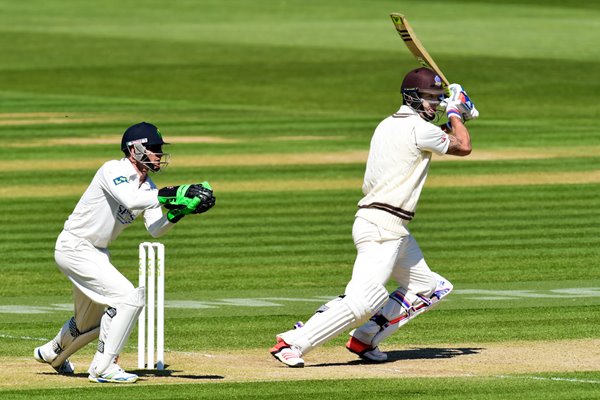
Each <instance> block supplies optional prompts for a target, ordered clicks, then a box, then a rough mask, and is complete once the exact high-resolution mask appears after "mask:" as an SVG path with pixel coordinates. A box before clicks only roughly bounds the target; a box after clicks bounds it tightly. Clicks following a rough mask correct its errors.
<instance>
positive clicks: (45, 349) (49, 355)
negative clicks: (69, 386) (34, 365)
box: [33, 342, 75, 375]
mask: <svg viewBox="0 0 600 400" xmlns="http://www.w3.org/2000/svg"><path fill="white" fill-rule="evenodd" d="M51 346H52V342H50V343H47V344H45V345H43V346H40V347H36V348H35V349H34V350H33V358H35V360H36V361H37V362H40V363H43V364H49V365H50V366H51V367H52V368H54V370H55V371H56V372H58V373H59V374H60V375H73V373H74V372H75V365H73V363H72V362H71V361H69V360H68V359H67V360H65V361H63V363H62V364H60V365H59V366H58V367H55V366H53V365H52V361H54V359H55V358H56V357H58V354H56V353H55V352H54V350H52V348H51Z"/></svg>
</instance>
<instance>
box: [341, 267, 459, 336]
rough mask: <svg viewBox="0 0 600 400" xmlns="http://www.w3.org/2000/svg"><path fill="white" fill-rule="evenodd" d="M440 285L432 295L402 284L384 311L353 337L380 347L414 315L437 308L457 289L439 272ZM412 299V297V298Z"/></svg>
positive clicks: (355, 332) (393, 293)
mask: <svg viewBox="0 0 600 400" xmlns="http://www.w3.org/2000/svg"><path fill="white" fill-rule="evenodd" d="M432 274H433V277H434V278H435V280H436V288H435V290H434V292H433V293H432V294H430V295H429V296H428V297H425V296H422V295H416V296H415V295H414V294H412V295H411V293H407V291H406V289H404V288H398V289H396V290H395V291H394V292H392V293H391V294H390V296H389V300H388V301H387V302H386V303H385V305H384V306H383V308H382V309H381V311H380V312H378V313H377V314H376V315H374V316H373V317H372V318H371V319H370V320H369V321H367V322H366V323H365V324H363V325H362V326H361V327H359V328H358V329H356V330H355V331H353V332H352V333H351V335H352V336H353V337H355V338H356V339H358V340H360V341H361V342H363V343H366V344H370V345H371V346H372V347H377V346H378V345H379V343H381V342H382V341H383V340H385V339H386V338H388V337H390V336H391V335H392V334H393V333H394V332H396V331H397V330H398V329H400V327H402V326H404V325H406V324H407V323H408V322H409V321H411V320H412V319H414V318H416V317H418V316H419V315H421V314H422V313H424V312H426V311H429V310H431V309H432V308H434V307H435V306H436V305H437V304H438V303H439V302H440V301H442V300H443V299H444V297H446V296H447V295H448V294H449V293H450V292H451V291H452V289H453V286H452V284H451V283H450V282H449V281H448V280H447V279H445V278H444V277H442V276H441V275H439V274H436V273H435V272H432ZM409 299H411V300H409Z"/></svg>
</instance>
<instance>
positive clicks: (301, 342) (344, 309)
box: [278, 283, 388, 354]
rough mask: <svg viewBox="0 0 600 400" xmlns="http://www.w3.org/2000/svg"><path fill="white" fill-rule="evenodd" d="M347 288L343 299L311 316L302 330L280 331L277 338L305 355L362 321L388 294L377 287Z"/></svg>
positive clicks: (380, 305)
mask: <svg viewBox="0 0 600 400" xmlns="http://www.w3.org/2000/svg"><path fill="white" fill-rule="evenodd" d="M349 288H350V289H349V290H348V291H347V293H346V296H345V297H344V298H343V299H341V300H339V301H333V302H330V307H329V308H328V309H327V310H325V311H323V312H320V313H317V314H315V315H313V316H312V318H310V319H309V320H308V321H306V323H305V324H304V326H303V327H302V328H299V329H294V330H290V331H287V332H284V333H282V334H279V335H278V337H279V338H281V339H283V340H284V341H285V342H286V343H288V344H292V345H295V346H297V347H298V348H299V349H300V351H301V352H302V354H306V353H308V352H309V351H311V350H312V349H314V348H315V347H317V346H319V345H321V344H323V343H324V342H326V341H327V340H329V339H332V338H334V337H335V336H337V335H338V334H340V333H341V332H342V331H344V330H345V329H347V328H349V327H352V326H355V325H356V324H360V323H362V322H364V321H365V320H366V319H367V318H369V317H370V316H371V315H373V313H375V312H377V310H379V309H380V308H381V307H382V306H383V304H384V303H385V301H386V300H387V298H388V292H387V290H386V289H385V287H384V286H383V285H381V284H376V283H369V284H363V285H352V286H351V285H349Z"/></svg>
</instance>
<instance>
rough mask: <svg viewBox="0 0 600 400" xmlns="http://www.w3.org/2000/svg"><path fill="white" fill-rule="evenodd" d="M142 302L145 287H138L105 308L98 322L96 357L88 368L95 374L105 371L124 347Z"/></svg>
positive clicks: (141, 307)
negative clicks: (116, 302)
mask: <svg viewBox="0 0 600 400" xmlns="http://www.w3.org/2000/svg"><path fill="white" fill-rule="evenodd" d="M144 302H145V289H144V288H143V287H140V288H136V289H134V290H133V291H131V292H130V294H129V296H128V297H127V298H126V299H125V301H124V302H123V303H121V304H117V305H115V306H114V307H109V308H108V309H107V310H106V313H105V315H104V316H103V317H102V322H101V323H100V340H99V343H98V352H97V353H96V356H97V357H94V361H93V362H92V364H95V365H92V366H91V367H90V369H92V368H93V369H94V372H95V374H96V375H99V374H102V373H103V372H104V371H106V369H108V367H109V366H110V365H111V364H112V363H113V361H114V359H115V357H116V356H118V355H119V354H120V353H121V351H122V350H123V348H124V347H125V344H126V343H127V340H128V339H129V335H130V334H131V331H132V330H133V327H134V326H135V323H136V321H137V319H138V316H139V315H140V312H141V311H142V309H143V308H144ZM99 353H100V354H101V355H100V354H99Z"/></svg>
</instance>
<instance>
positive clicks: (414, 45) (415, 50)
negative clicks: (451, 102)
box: [390, 13, 450, 86]
mask: <svg viewBox="0 0 600 400" xmlns="http://www.w3.org/2000/svg"><path fill="white" fill-rule="evenodd" d="M390 17H392V22H393V23H394V26H395V27H396V30H397V31H398V34H399V35H400V37H401V38H402V40H404V44H406V47H408V50H410V52H411V53H412V54H413V55H414V56H415V57H416V59H417V61H419V63H421V65H423V66H424V67H427V68H430V69H432V70H434V71H435V73H436V74H438V75H439V76H440V78H442V81H444V84H445V85H446V86H448V85H449V84H450V83H449V82H448V79H446V77H445V76H444V74H443V73H442V71H441V70H440V67H438V66H437V64H436V63H435V61H433V58H431V56H430V55H429V53H428V52H427V50H425V47H424V46H423V45H422V44H421V42H420V41H419V39H418V38H417V35H415V31H413V29H412V28H411V26H410V25H409V24H408V21H407V20H406V17H405V16H404V15H403V14H400V13H392V14H390Z"/></svg>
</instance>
